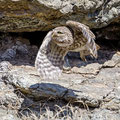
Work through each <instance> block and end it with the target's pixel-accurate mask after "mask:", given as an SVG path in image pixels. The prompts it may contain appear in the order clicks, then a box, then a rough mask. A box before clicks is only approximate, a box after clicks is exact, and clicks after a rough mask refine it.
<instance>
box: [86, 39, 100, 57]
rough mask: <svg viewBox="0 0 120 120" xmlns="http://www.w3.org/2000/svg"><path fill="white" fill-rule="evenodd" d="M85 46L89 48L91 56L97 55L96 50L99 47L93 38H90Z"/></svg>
mask: <svg viewBox="0 0 120 120" xmlns="http://www.w3.org/2000/svg"><path fill="white" fill-rule="evenodd" d="M87 48H88V49H89V50H90V54H91V56H93V57H95V58H97V57H98V53H97V50H99V49H100V47H99V45H97V44H96V43H95V41H94V40H93V39H91V40H90V42H89V43H88V45H87Z"/></svg>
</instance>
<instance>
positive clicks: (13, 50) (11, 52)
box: [1, 46, 16, 60]
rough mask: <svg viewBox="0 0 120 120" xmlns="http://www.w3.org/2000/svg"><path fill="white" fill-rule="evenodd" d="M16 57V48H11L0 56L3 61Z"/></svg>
mask: <svg viewBox="0 0 120 120" xmlns="http://www.w3.org/2000/svg"><path fill="white" fill-rule="evenodd" d="M15 56H16V46H13V47H12V48H9V49H7V50H6V51H5V52H4V53H3V54H2V56H1V58H2V59H3V60H10V59H13V58H15Z"/></svg>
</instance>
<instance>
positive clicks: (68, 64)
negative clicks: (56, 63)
mask: <svg viewBox="0 0 120 120" xmlns="http://www.w3.org/2000/svg"><path fill="white" fill-rule="evenodd" d="M63 69H64V70H70V69H71V66H70V62H69V59H68V56H67V55H66V56H65V57H64V65H63Z"/></svg>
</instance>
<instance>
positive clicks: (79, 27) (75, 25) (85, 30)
mask: <svg viewBox="0 0 120 120" xmlns="http://www.w3.org/2000/svg"><path fill="white" fill-rule="evenodd" d="M66 25H67V26H69V27H70V28H71V29H73V31H74V32H80V33H82V34H83V36H84V37H85V38H86V39H87V40H88V41H90V40H91V39H93V40H94V39H95V35H94V34H93V33H92V31H91V30H90V29H89V27H88V26H86V25H84V24H82V23H79V22H76V21H71V20H68V21H67V22H66Z"/></svg>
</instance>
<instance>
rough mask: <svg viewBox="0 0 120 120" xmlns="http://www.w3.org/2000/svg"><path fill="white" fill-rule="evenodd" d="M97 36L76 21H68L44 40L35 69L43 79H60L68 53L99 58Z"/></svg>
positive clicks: (49, 33)
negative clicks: (72, 52)
mask: <svg viewBox="0 0 120 120" xmlns="http://www.w3.org/2000/svg"><path fill="white" fill-rule="evenodd" d="M94 40H95V35H94V34H93V33H92V32H91V31H90V29H89V27H87V26H86V25H84V24H81V23H79V22H75V21H71V20H69V21H67V22H66V26H61V27H57V28H54V29H53V30H51V31H50V32H48V34H47V35H46V37H45V38H44V40H43V43H42V45H41V47H40V49H39V51H38V54H37V57H36V60H35V67H36V68H37V70H38V71H39V73H40V76H41V77H42V78H43V79H46V80H47V79H58V78H59V76H60V75H61V72H62V69H63V64H64V57H65V55H66V54H67V52H68V51H74V52H80V54H81V55H80V56H81V58H82V59H83V60H85V56H86V55H92V56H94V57H95V58H97V48H96V44H95V42H94Z"/></svg>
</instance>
